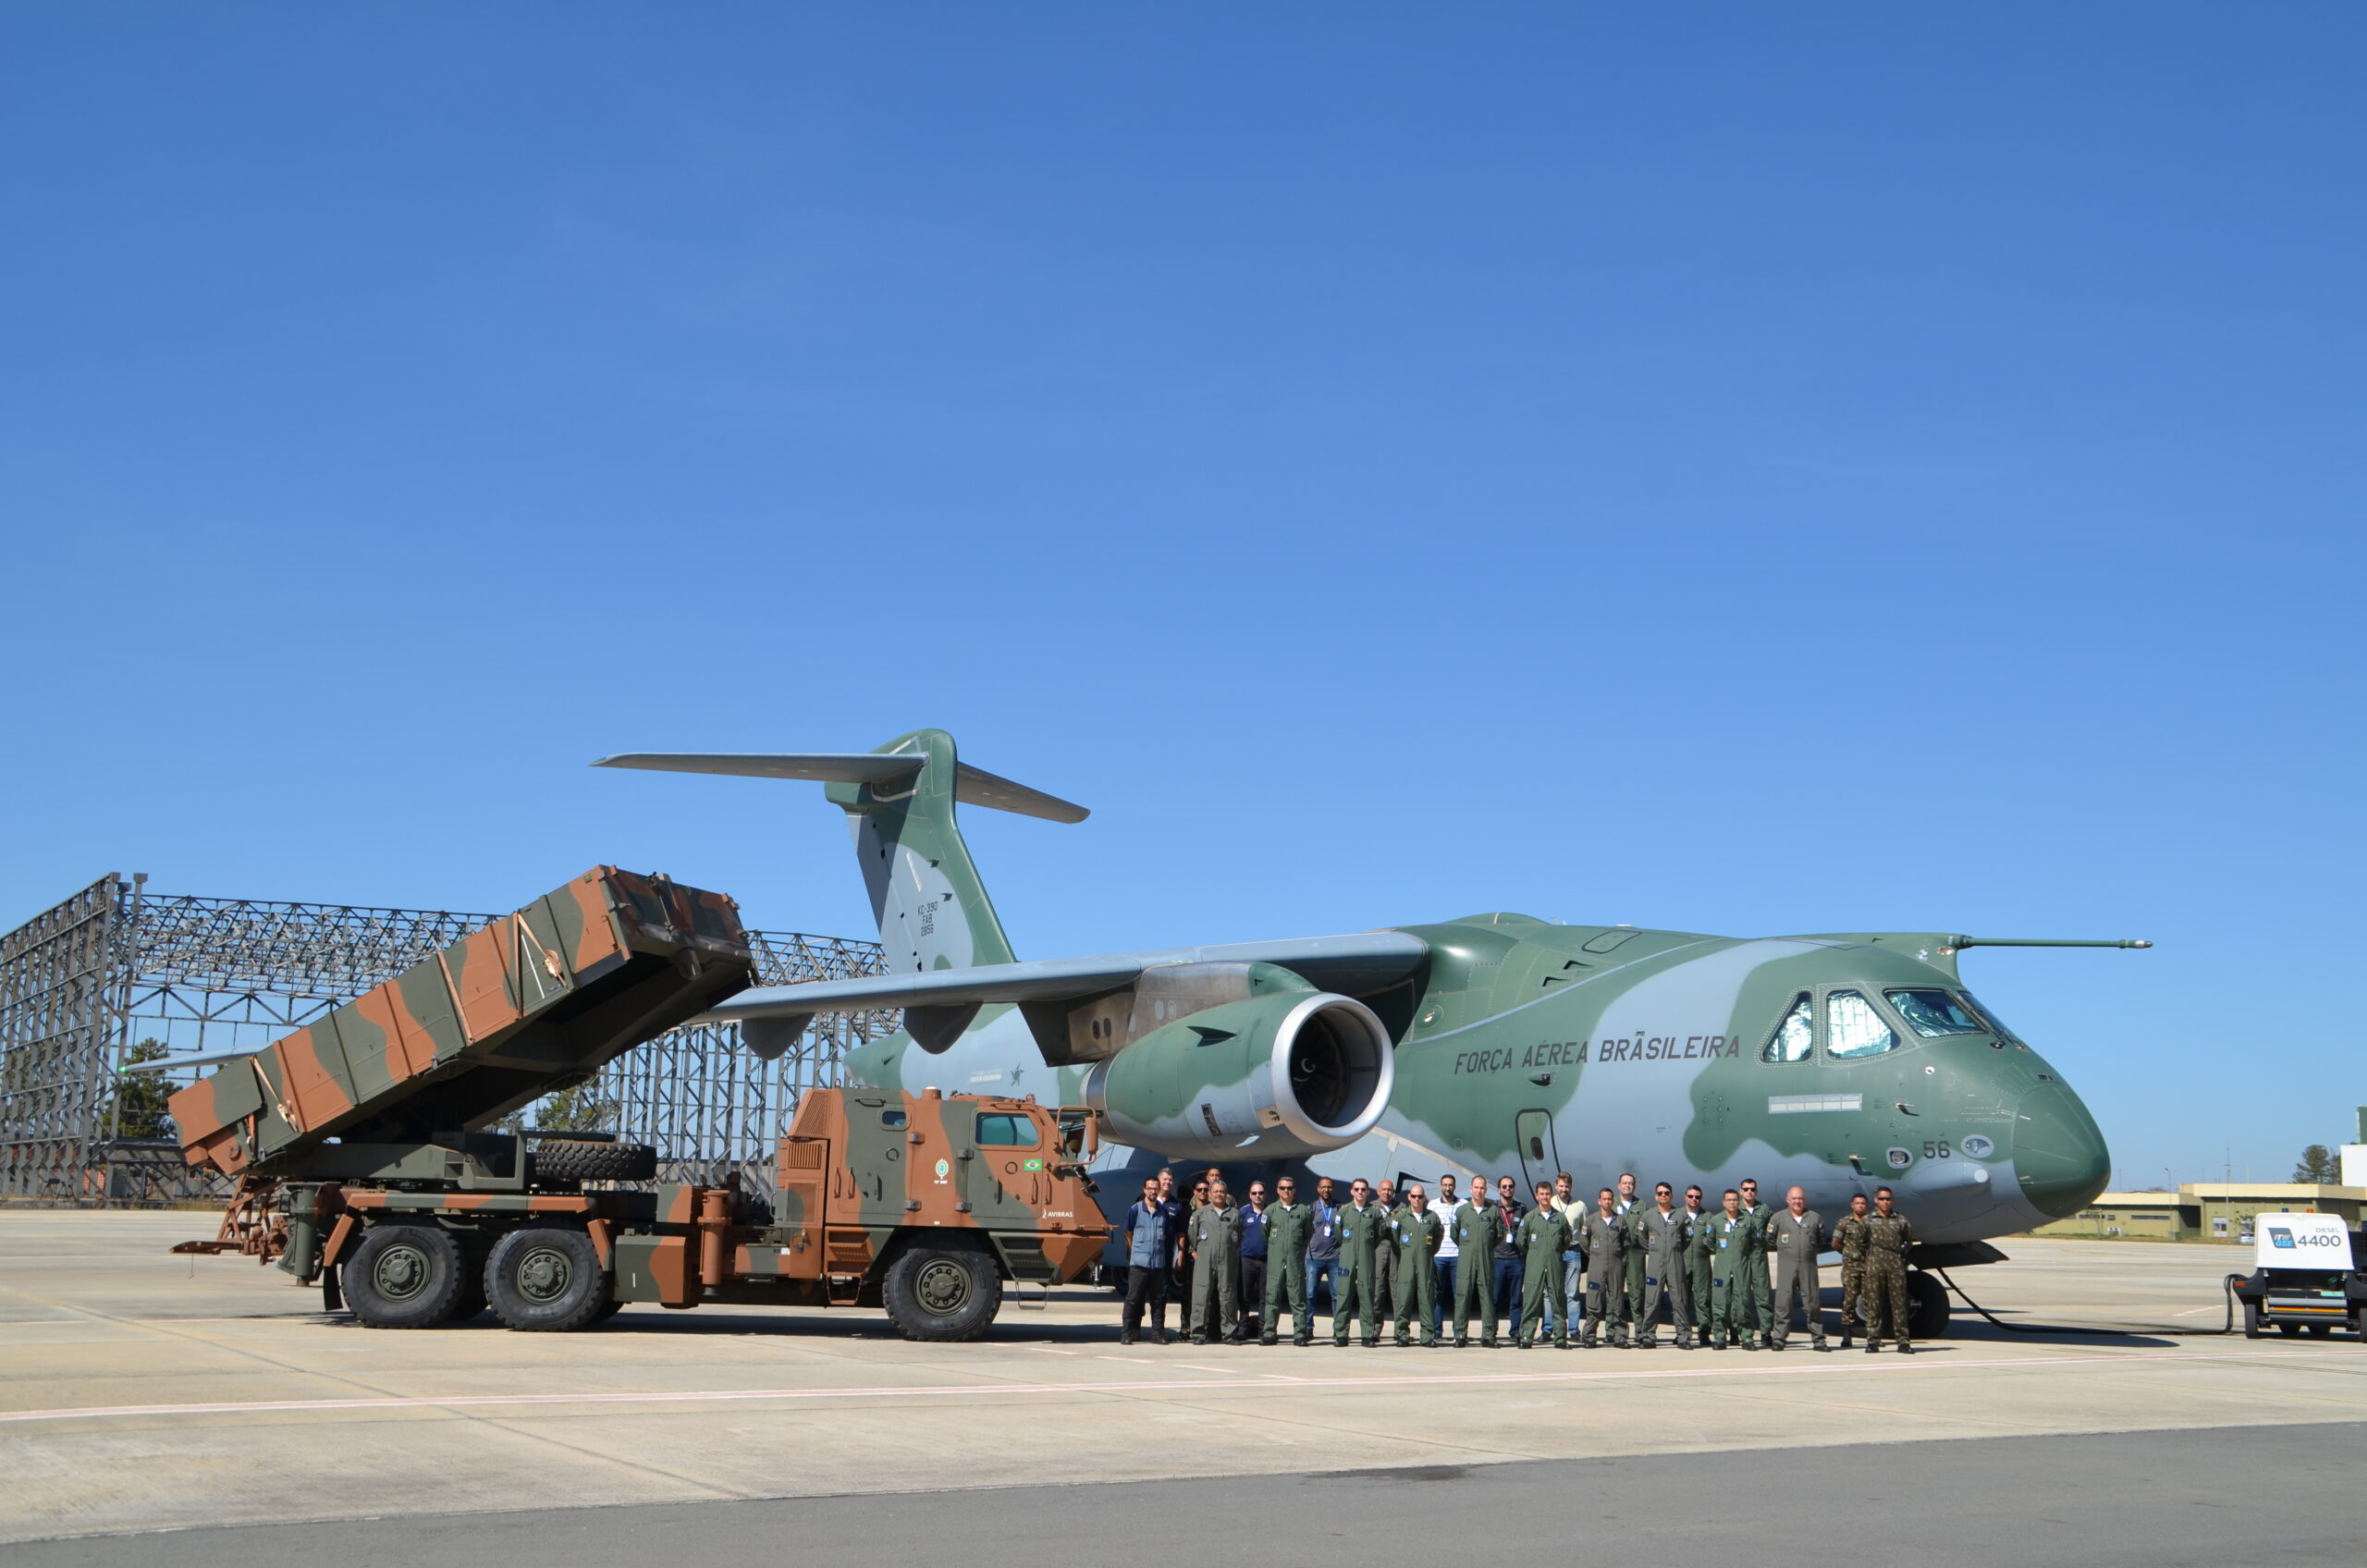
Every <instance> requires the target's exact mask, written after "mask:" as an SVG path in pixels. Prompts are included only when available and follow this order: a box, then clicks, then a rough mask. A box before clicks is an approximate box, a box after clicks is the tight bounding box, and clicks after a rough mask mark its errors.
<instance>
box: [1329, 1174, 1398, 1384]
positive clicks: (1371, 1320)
mask: <svg viewBox="0 0 2367 1568" xmlns="http://www.w3.org/2000/svg"><path fill="white" fill-rule="evenodd" d="M1348 1198H1349V1202H1348V1205H1347V1207H1344V1208H1343V1209H1341V1210H1340V1272H1341V1274H1342V1275H1343V1279H1344V1282H1343V1284H1342V1286H1341V1288H1340V1290H1339V1292H1338V1293H1337V1295H1336V1296H1335V1297H1334V1299H1333V1300H1332V1303H1331V1342H1332V1343H1334V1344H1337V1345H1345V1344H1346V1343H1347V1342H1348V1315H1349V1314H1350V1313H1351V1312H1354V1313H1355V1315H1356V1322H1357V1326H1358V1327H1359V1328H1360V1329H1362V1330H1363V1335H1364V1345H1365V1348H1366V1349H1367V1350H1370V1349H1371V1348H1372V1347H1373V1346H1375V1345H1377V1344H1379V1343H1380V1303H1379V1302H1377V1301H1376V1300H1375V1299H1374V1288H1373V1276H1374V1274H1375V1272H1376V1271H1377V1267H1378V1264H1379V1260H1380V1244H1381V1236H1382V1232H1383V1231H1386V1230H1388V1228H1389V1216H1388V1215H1386V1214H1384V1213H1382V1212H1381V1207H1380V1205H1379V1204H1377V1203H1375V1202H1373V1201H1372V1188H1371V1187H1370V1186H1369V1185H1367V1183H1366V1182H1365V1179H1364V1178H1363V1177H1361V1176H1359V1177H1357V1178H1356V1179H1355V1181H1354V1182H1350V1183H1349V1184H1348Z"/></svg>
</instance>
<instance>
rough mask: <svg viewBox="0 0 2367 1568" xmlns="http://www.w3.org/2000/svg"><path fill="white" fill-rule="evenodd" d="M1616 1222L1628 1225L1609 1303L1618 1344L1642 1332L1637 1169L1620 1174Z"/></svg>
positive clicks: (1640, 1210)
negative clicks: (1616, 1294) (1615, 1290)
mask: <svg viewBox="0 0 2367 1568" xmlns="http://www.w3.org/2000/svg"><path fill="white" fill-rule="evenodd" d="M1617 1208H1618V1210H1619V1222H1620V1223H1621V1224H1622V1225H1625V1227H1627V1246H1626V1249H1625V1251H1624V1252H1623V1253H1621V1255H1620V1264H1619V1269H1620V1273H1619V1280H1620V1283H1619V1299H1618V1300H1617V1301H1615V1302H1613V1304H1612V1319H1613V1322H1614V1323H1615V1324H1616V1325H1617V1329H1616V1333H1617V1335H1618V1338H1617V1340H1616V1341H1614V1342H1615V1343H1618V1344H1623V1345H1628V1344H1635V1343H1637V1342H1639V1341H1641V1340H1642V1338H1643V1334H1644V1232H1643V1230H1642V1225H1643V1221H1644V1200H1643V1199H1641V1198H1639V1197H1637V1195H1636V1173H1635V1172H1634V1171H1632V1170H1628V1171H1623V1172H1622V1173H1621V1174H1620V1177H1619V1202H1618V1205H1617Z"/></svg>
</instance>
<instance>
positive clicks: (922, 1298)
mask: <svg viewBox="0 0 2367 1568" xmlns="http://www.w3.org/2000/svg"><path fill="white" fill-rule="evenodd" d="M753 978H754V958H753V954H752V953H751V951H750V949H749V943H748V937H747V934H746V932H745V930H744V929H743V928H742V925H741V924H740V919H739V912H738V910H737V908H736V907H735V906H734V905H733V904H732V902H731V900H730V899H727V898H725V897H723V896H722V895H720V894H717V893H709V892H703V891H700V890H698V889H696V888H685V887H681V886H679V885H677V884H675V883H672V882H670V881H668V880H667V879H665V878H663V877H653V876H636V875H634V874H632V873H631V872H625V871H619V870H617V869H615V868H614V867H610V866H600V867H595V869H593V870H591V871H588V872H586V873H584V874H583V876H579V877H577V878H576V879H575V880H574V881H572V882H570V883H569V884H568V885H567V886H566V887H564V888H559V889H558V890H557V891H556V892H553V893H551V894H549V895H547V896H546V897H544V898H542V899H538V900H535V901H534V902H533V903H532V904H529V905H528V906H526V907H525V908H524V909H521V910H519V911H517V912H515V913H511V914H509V915H505V916H503V917H502V918H501V919H499V920H497V921H495V922H494V923H493V924H491V925H487V926H484V928H482V929H480V930H477V931H474V932H472V933H470V934H469V935H468V936H466V937H461V938H460V940H459V941H457V942H454V943H453V944H452V945H451V946H449V947H448V948H446V949H443V950H442V951H440V952H438V953H435V954H434V955H433V956H431V957H429V958H427V959H425V960H423V961H422V962H419V963H417V964H415V965H413V966H412V967H411V969H409V970H406V971H405V972H404V973H403V974H399V975H397V976H396V977H395V978H394V979H392V980H389V981H387V982H386V983H385V984H384V985H381V986H377V987H376V988H375V989H374V990H372V991H370V992H369V993H368V994H366V995H364V996H362V997H361V998H357V999H355V1000H354V1001H352V1002H350V1003H348V1004H346V1005H345V1006H343V1007H340V1008H338V1009H337V1011H334V1012H332V1013H329V1014H328V1015H327V1016H325V1017H324V1018H322V1019H320V1020H318V1021H317V1022H315V1023H312V1024H310V1025H308V1026H306V1027H305V1028H302V1029H300V1030H298V1031H296V1032H295V1033H294V1034H292V1035H288V1036H287V1037H285V1038H283V1039H281V1040H278V1041H276V1042H275V1043H273V1044H272V1045H270V1046H267V1047H264V1048H263V1049H262V1050H260V1051H256V1052H253V1053H251V1054H250V1055H241V1056H239V1057H237V1058H234V1059H232V1060H229V1061H227V1063H226V1064H225V1065H223V1066H222V1067H221V1068H220V1070H219V1071H217V1072H214V1073H213V1074H212V1075H211V1076H209V1077H206V1078H203V1079H201V1080H199V1081H198V1082H197V1083H195V1084H191V1085H190V1086H189V1087H188V1088H185V1089H182V1090H180V1091H179V1092H178V1094H176V1095H175V1096H173V1098H172V1113H173V1117H174V1121H175V1124H176V1125H177V1126H178V1128H179V1130H180V1137H181V1143H182V1153H183V1156H184V1158H187V1160H188V1161H189V1163H190V1165H192V1166H196V1167H201V1168H206V1169H211V1170H217V1171H220V1172H222V1173H223V1174H226V1175H229V1176H233V1177H235V1178H237V1186H236V1188H235V1190H234V1191H233V1193H232V1195H231V1198H230V1203H229V1207H228V1210H227V1213H226V1214H225V1216H224V1219H223V1221H222V1226H221V1230H220V1231H219V1233H218V1234H217V1235H216V1236H215V1239H213V1240H212V1241H206V1242H186V1243H182V1244H181V1245H180V1246H178V1247H176V1248H175V1249H174V1250H175V1251H176V1252H206V1253H223V1252H238V1253H241V1254H244V1255H246V1256H252V1257H255V1258H256V1259H258V1260H259V1261H262V1262H272V1261H275V1260H276V1262H277V1263H278V1264H279V1266H280V1268H283V1269H285V1270H287V1271H288V1273H290V1274H292V1275H294V1276H295V1277H296V1279H297V1280H300V1282H303V1283H306V1284H310V1283H313V1282H315V1281H317V1282H318V1283H319V1284H320V1286H321V1290H322V1295H323V1301H324V1304H325V1305H326V1306H327V1307H328V1309H329V1310H332V1311H336V1310H339V1309H348V1310H350V1311H351V1312H352V1313H353V1315H354V1316H355V1317H358V1318H360V1319H361V1320H362V1322H363V1323H365V1324H367V1325H369V1326H370V1327H373V1328H383V1329H423V1328H432V1327H435V1326H436V1325H438V1324H443V1323H449V1322H456V1321H461V1320H465V1319H469V1318H473V1317H476V1316H478V1315H479V1314H480V1313H482V1312H483V1311H484V1310H485V1308H486V1307H487V1306H490V1307H491V1308H492V1309H493V1311H494V1312H495V1313H496V1315H497V1316H498V1317H500V1319H501V1320H502V1322H504V1323H505V1324H507V1325H509V1327H510V1328H513V1329H559V1330H564V1329H582V1328H585V1327H588V1326H590V1325H592V1324H595V1323H598V1322H601V1321H603V1320H605V1319H606V1318H607V1317H610V1316H612V1315H613V1314H614V1313H615V1312H616V1310H617V1309H618V1308H619V1306H621V1305H624V1304H626V1303H628V1302H650V1303H655V1304H656V1305H663V1306H668V1307H688V1306H695V1305H700V1304H701V1303H703V1302H731V1303H738V1304H742V1305H878V1306H885V1307H886V1308H887V1309H888V1312H889V1316H890V1317H892V1318H893V1319H894V1320H895V1322H896V1324H897V1326H898V1327H899V1328H900V1329H902V1330H903V1332H904V1333H905V1334H907V1335H908V1336H910V1337H912V1338H915V1339H937V1340H962V1339H971V1338H975V1337H976V1336H977V1335H978V1334H980V1333H983V1332H984V1331H985V1329H986V1328H987V1325H988V1324H989V1323H991V1322H992V1321H993V1319H994V1317H995V1315H996V1313H997V1311H998V1310H999V1309H1000V1305H1001V1300H1002V1287H1003V1283H1004V1281H1005V1280H1024V1281H1027V1282H1031V1283H1037V1284H1043V1285H1049V1284H1054V1283H1064V1282H1066V1281H1068V1280H1073V1279H1075V1278H1076V1277H1077V1276H1078V1275H1079V1274H1081V1273H1083V1272H1084V1271H1085V1268H1086V1267H1087V1266H1088V1265H1089V1264H1090V1263H1091V1262H1092V1261H1093V1260H1094V1259H1095V1258H1096V1257H1097V1256H1099V1254H1100V1251H1101V1249H1102V1246H1103V1244H1104V1243H1106V1242H1107V1240H1108V1238H1109V1234H1110V1232H1109V1228H1108V1226H1107V1224H1106V1223H1105V1222H1104V1221H1103V1219H1102V1218H1101V1214H1100V1210H1099V1209H1098V1207H1096V1206H1095V1204H1094V1201H1093V1195H1092V1194H1093V1185H1092V1183H1091V1182H1090V1181H1089V1180H1088V1179H1087V1178H1086V1176H1085V1162H1086V1161H1087V1160H1089V1159H1090V1158H1092V1157H1093V1154H1094V1153H1095V1152H1096V1149H1097V1145H1098V1137H1097V1132H1098V1129H1097V1126H1096V1121H1095V1116H1094V1113H1093V1112H1091V1111H1089V1110H1085V1109H1052V1108H1047V1107H1043V1106H1039V1105H1037V1104H1036V1102H1035V1101H1034V1100H1032V1099H1027V1100H1008V1099H997V1098H986V1097H978V1096H942V1095H939V1094H938V1092H937V1091H935V1090H930V1091H927V1092H926V1093H924V1094H922V1095H918V1096H913V1095H905V1094H901V1093H897V1092H893V1091H880V1092H877V1093H873V1092H869V1091H865V1090H860V1089H854V1090H839V1089H816V1090H812V1091H809V1092H808V1093H807V1095H806V1096H805V1097H804V1098H803V1100H802V1101H801V1102H800V1103H799V1106H798V1109H797V1113H796V1116H795V1118H794V1119H793V1121H791V1127H790V1132H789V1134H788V1135H787V1136H786V1137H785V1138H783V1139H782V1140H781V1143H780V1145H779V1149H778V1150H777V1153H776V1160H775V1175H776V1178H777V1197H778V1202H777V1205H775V1204H767V1202H766V1201H764V1199H763V1198H761V1197H760V1196H758V1195H756V1194H750V1193H746V1192H743V1191H742V1187H741V1184H740V1182H739V1180H738V1177H737V1174H736V1173H735V1174H734V1175H733V1176H732V1177H731V1178H730V1179H728V1180H727V1181H726V1182H725V1183H724V1184H723V1185H721V1186H702V1185H695V1184H688V1183H680V1182H665V1183H659V1182H654V1180H653V1179H654V1178H655V1176H656V1162H657V1157H656V1150H655V1149H653V1148H650V1147H648V1146H646V1145H633V1144H624V1143H619V1141H617V1139H616V1136H615V1134H613V1133H578V1132H557V1131H540V1132H536V1131H530V1132H526V1133H503V1132H499V1131H496V1130H493V1129H494V1124H495V1123H497V1121H499V1120H500V1119H501V1118H503V1117H505V1116H508V1115H509V1114H510V1113H512V1112H514V1111H516V1110H519V1109H522V1108H524V1107H526V1106H528V1105H531V1104H533V1102H534V1101H536V1100H538V1099H540V1098H541V1097H543V1096H546V1095H548V1094H551V1093H554V1092H556V1091H558V1090H561V1089H565V1088H568V1087H570V1086H573V1085H575V1084H583V1083H584V1082H587V1081H588V1080H589V1079H590V1078H591V1077H592V1075H593V1074H594V1073H595V1072H597V1071H598V1070H599V1068H600V1067H601V1066H602V1065H603V1064H604V1063H606V1062H607V1061H608V1060H612V1059H613V1058H615V1057H617V1056H619V1055H620V1054H621V1053H623V1052H624V1051H627V1050H630V1049H632V1047H635V1046H637V1045H639V1044H642V1043H643V1042H644V1041H646V1040H649V1039H651V1038H654V1037H655V1036H656V1035H659V1034H662V1033H663V1032H664V1031H666V1030H667V1029H669V1028H671V1027H673V1026H674V1025H675V1024H677V1023H682V1022H683V1021H685V1020H686V1019H689V1018H693V1017H694V1016H696V1015H697V1014H699V1013H700V1012H703V1011H705V1010H706V1009H707V1008H709V1007H711V1006H713V1005H714V1004H715V1003H716V1002H717V1001H718V1000H720V999H722V998H725V997H728V996H730V995H732V994H733V993H735V992H737V991H739V990H742V989H743V988H744V987H745V986H747V985H748V984H749V983H750V982H751V980H752V979H753ZM157 1065H158V1066H160V1067H161V1066H165V1065H167V1064H164V1063H159V1064H157ZM628 1183H638V1184H639V1185H629V1184H628Z"/></svg>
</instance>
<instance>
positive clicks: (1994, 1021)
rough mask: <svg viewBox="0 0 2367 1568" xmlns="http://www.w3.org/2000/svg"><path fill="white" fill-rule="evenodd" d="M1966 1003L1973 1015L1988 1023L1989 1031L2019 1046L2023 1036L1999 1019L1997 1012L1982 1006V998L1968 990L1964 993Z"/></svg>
mask: <svg viewBox="0 0 2367 1568" xmlns="http://www.w3.org/2000/svg"><path fill="white" fill-rule="evenodd" d="M1964 1005H1965V1006H1966V1007H1968V1008H1969V1009H1971V1010H1972V1015H1973V1016H1974V1017H1975V1018H1978V1019H1979V1020H1981V1023H1984V1024H1986V1025H1988V1027H1989V1032H1990V1033H1991V1034H1993V1035H1996V1036H1997V1037H1998V1038H1999V1039H2001V1040H2011V1041H2013V1042H2014V1044H2016V1045H2017V1046H2018V1045H2020V1044H2021V1043H2022V1037H2021V1036H2020V1035H2017V1034H2015V1033H2014V1032H2013V1031H2012V1030H2011V1029H2008V1028H2006V1027H2005V1023H2003V1022H2001V1021H2000V1020H1999V1018H1998V1017H1997V1015H1996V1014H1995V1013H1993V1012H1992V1011H1989V1010H1988V1009H1987V1008H1985V1007H1983V1006H1981V999H1980V998H1978V997H1975V996H1974V995H1973V994H1972V993H1971V992H1970V991H1967V992H1966V993H1965V994H1964Z"/></svg>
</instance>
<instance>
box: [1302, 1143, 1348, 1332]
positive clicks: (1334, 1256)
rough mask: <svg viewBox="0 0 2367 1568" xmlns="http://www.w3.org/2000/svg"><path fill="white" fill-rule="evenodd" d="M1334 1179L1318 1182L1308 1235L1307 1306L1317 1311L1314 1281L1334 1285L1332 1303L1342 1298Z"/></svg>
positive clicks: (1337, 1210) (1311, 1310)
mask: <svg viewBox="0 0 2367 1568" xmlns="http://www.w3.org/2000/svg"><path fill="white" fill-rule="evenodd" d="M1331 1199H1332V1194H1331V1177H1329V1176H1326V1177H1324V1178H1323V1179H1322V1180H1321V1181H1319V1182H1316V1183H1315V1225H1314V1228H1313V1229H1312V1230H1311V1231H1308V1233H1307V1238H1306V1309H1307V1311H1309V1312H1313V1311H1314V1310H1315V1282H1316V1280H1322V1281H1323V1282H1324V1283H1325V1284H1326V1285H1327V1286H1329V1287H1330V1288H1331V1299H1332V1305H1334V1306H1337V1305H1339V1298H1340V1206H1339V1205H1338V1204H1336V1203H1334V1202H1332V1201H1331Z"/></svg>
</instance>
